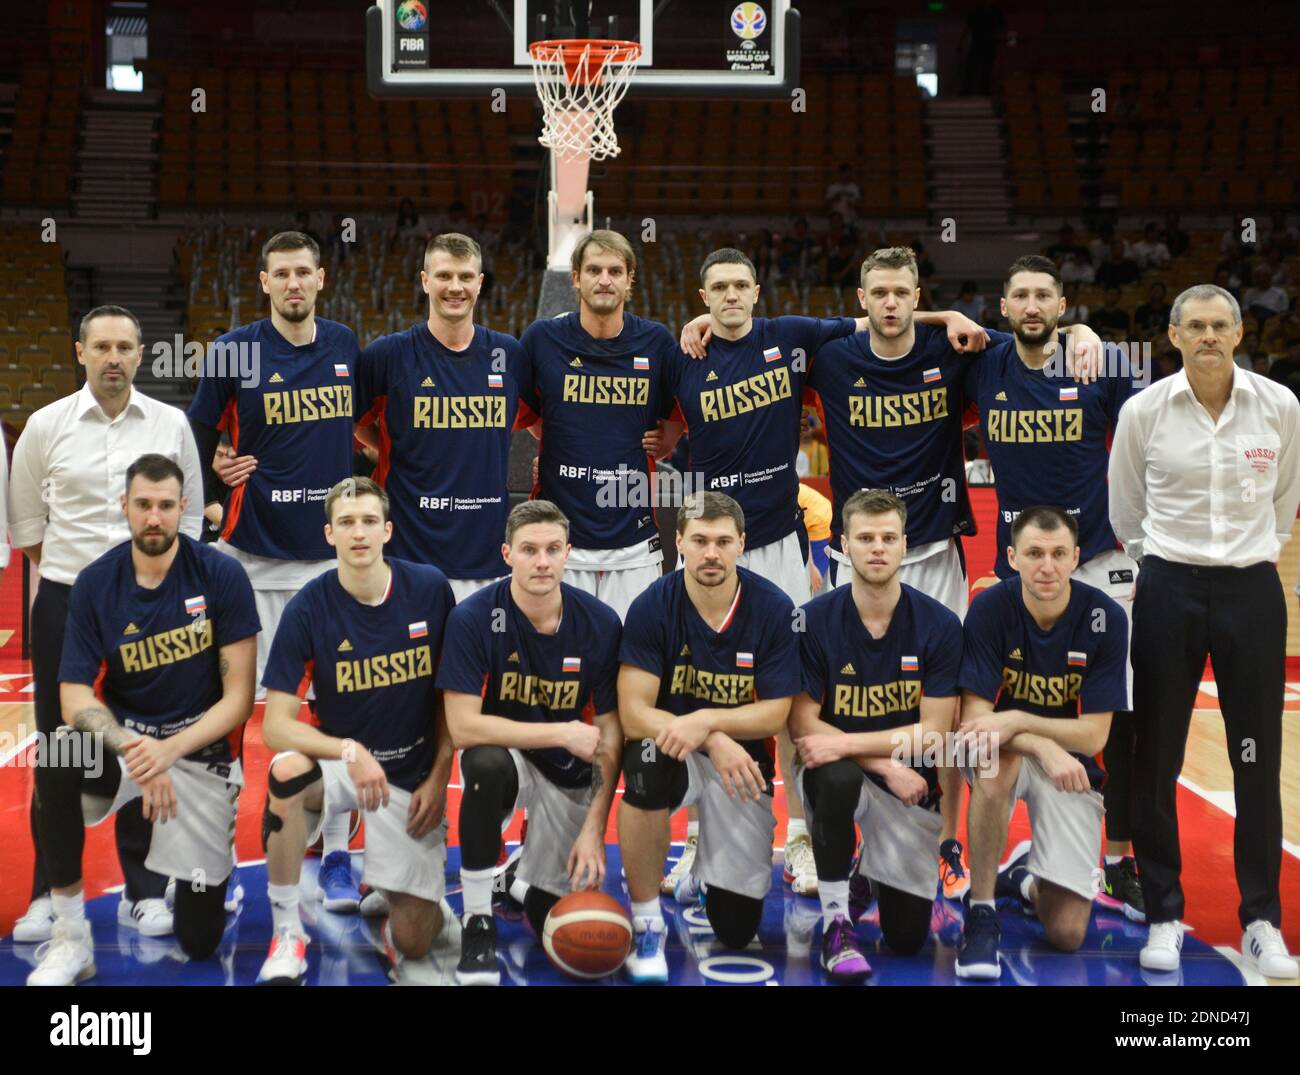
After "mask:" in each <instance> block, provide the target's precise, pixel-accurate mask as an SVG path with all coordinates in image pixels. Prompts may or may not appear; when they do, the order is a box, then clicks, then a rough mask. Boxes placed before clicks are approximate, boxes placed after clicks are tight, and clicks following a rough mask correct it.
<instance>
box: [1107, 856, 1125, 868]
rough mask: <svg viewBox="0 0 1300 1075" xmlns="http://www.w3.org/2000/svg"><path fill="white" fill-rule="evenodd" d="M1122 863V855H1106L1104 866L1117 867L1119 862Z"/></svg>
mask: <svg viewBox="0 0 1300 1075" xmlns="http://www.w3.org/2000/svg"><path fill="white" fill-rule="evenodd" d="M1123 861H1124V856H1123V855H1107V856H1106V865H1107V866H1118V865H1119V864H1120V863H1121V862H1123Z"/></svg>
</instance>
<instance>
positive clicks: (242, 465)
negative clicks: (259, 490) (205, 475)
mask: <svg viewBox="0 0 1300 1075" xmlns="http://www.w3.org/2000/svg"><path fill="white" fill-rule="evenodd" d="M212 469H213V470H215V471H216V472H217V477H218V478H220V479H221V480H222V481H223V482H225V483H226V484H227V485H229V486H230V487H231V488H232V489H233V488H235V487H236V486H238V485H243V484H244V482H246V481H248V479H249V477H250V476H251V475H252V473H253V471H255V470H256V469H257V457H256V456H252V455H236V456H231V457H230V458H223V457H222V456H217V458H216V459H214V460H213V461H212Z"/></svg>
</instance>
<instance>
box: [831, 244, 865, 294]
mask: <svg viewBox="0 0 1300 1075" xmlns="http://www.w3.org/2000/svg"><path fill="white" fill-rule="evenodd" d="M861 265H862V257H861V256H860V253H859V251H858V244H857V243H856V241H855V240H854V238H853V235H852V233H851V232H848V231H845V232H844V234H843V235H841V236H840V240H839V242H838V243H837V244H836V245H835V247H834V248H833V249H831V250H830V251H829V252H828V253H827V255H826V283H827V284H828V285H829V286H830V287H834V288H838V289H840V290H841V291H842V290H843V289H844V288H846V287H850V286H852V285H853V284H855V283H856V282H857V279H858V270H859V269H860V268H861Z"/></svg>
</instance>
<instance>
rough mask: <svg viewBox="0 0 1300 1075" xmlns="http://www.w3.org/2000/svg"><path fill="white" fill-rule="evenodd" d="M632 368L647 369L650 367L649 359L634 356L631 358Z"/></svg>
mask: <svg viewBox="0 0 1300 1075" xmlns="http://www.w3.org/2000/svg"><path fill="white" fill-rule="evenodd" d="M632 368H633V369H634V370H648V369H649V368H650V360H649V359H648V358H634V359H632Z"/></svg>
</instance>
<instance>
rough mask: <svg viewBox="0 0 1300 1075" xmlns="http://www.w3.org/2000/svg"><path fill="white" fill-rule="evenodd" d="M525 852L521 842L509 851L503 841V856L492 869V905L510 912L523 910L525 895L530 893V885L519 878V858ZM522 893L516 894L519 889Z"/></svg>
mask: <svg viewBox="0 0 1300 1075" xmlns="http://www.w3.org/2000/svg"><path fill="white" fill-rule="evenodd" d="M523 853H524V845H523V844H522V843H521V844H520V845H519V846H518V847H516V848H515V849H514V850H513V851H507V850H506V845H505V841H504V840H503V841H502V842H501V857H500V858H499V859H498V860H497V864H496V867H495V868H494V869H493V871H492V906H493V907H500V908H501V909H502V910H505V911H509V912H519V911H522V910H523V907H524V900H523V897H524V896H527V895H528V886H527V885H525V884H524V883H523V882H522V881H520V880H519V859H520V858H521V857H522V855H523ZM520 890H522V894H521V895H519V896H516V895H515V893H516V892H517V891H520Z"/></svg>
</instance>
